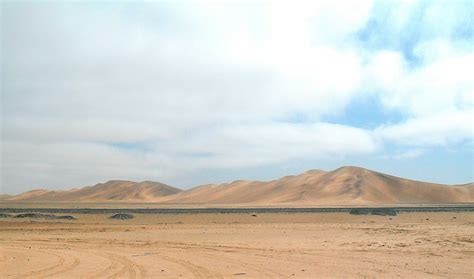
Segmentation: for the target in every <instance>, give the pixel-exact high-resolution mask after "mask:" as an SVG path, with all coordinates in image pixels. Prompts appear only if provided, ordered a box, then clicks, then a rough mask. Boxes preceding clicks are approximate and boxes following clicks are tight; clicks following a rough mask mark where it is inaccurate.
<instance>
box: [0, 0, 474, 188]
mask: <svg viewBox="0 0 474 279" xmlns="http://www.w3.org/2000/svg"><path fill="white" fill-rule="evenodd" d="M1 5H2V17H1V20H2V24H1V26H2V72H1V76H2V166H1V169H2V174H1V177H2V181H1V182H2V191H3V192H8V193H14V192H20V191H24V190H26V189H29V188H31V187H37V186H70V185H71V184H73V185H81V184H90V183H94V182H97V181H101V180H107V179H112V178H114V179H118V178H123V179H136V180H145V179H156V180H165V181H176V182H178V183H179V182H180V181H192V177H193V175H195V173H199V172H200V171H203V170H219V171H224V172H225V171H226V170H229V171H231V170H233V169H239V168H260V167H264V166H270V165H284V164H288V162H292V161H294V160H315V161H318V162H322V164H323V165H321V166H320V165H317V166H314V167H319V168H324V167H325V166H324V162H325V160H329V159H332V158H335V157H336V158H341V162H343V161H344V158H351V157H377V156H384V154H385V155H386V154H391V153H394V152H395V150H398V151H397V152H398V153H399V154H409V156H402V155H396V154H395V155H390V156H388V157H393V158H394V157H397V156H398V157H399V159H402V158H407V159H408V158H413V157H415V156H422V155H423V154H425V153H426V150H435V151H436V150H438V149H440V148H441V149H446V148H449V149H453V148H457V147H459V146H468V150H469V152H470V154H472V142H473V138H474V131H473V127H472V122H473V119H474V110H473V100H474V95H473V94H474V93H473V92H474V82H473V78H472V74H470V73H472V72H474V52H473V49H472V44H473V34H474V31H473V26H474V24H473V22H472V16H471V15H470V14H469V9H470V8H471V9H472V7H470V5H472V3H470V2H469V1H436V2H423V3H420V2H410V1H406V2H405V1H402V2H400V1H393V2H390V1H383V2H375V3H373V2H372V1H358V2H357V5H356V4H355V3H354V4H353V5H351V4H348V5H335V4H334V3H333V2H332V1H308V2H300V3H299V5H290V4H289V3H287V2H274V1H272V2H237V3H236V2H228V3H217V2H202V1H197V2H195V1H188V2H179V3H171V2H158V3H133V4H132V3H92V2H88V3H59V2H57V3H37V2H21V3H14V2H2V4H1ZM365 98H371V99H374V100H376V101H377V102H378V103H380V105H381V108H382V110H383V114H377V115H375V114H374V115H373V117H371V116H370V113H369V114H364V115H365V116H364V117H366V118H367V119H361V121H362V122H369V121H370V122H372V123H373V122H374V121H375V123H377V127H375V128H367V127H364V126H358V125H351V124H347V123H350V122H351V121H350V120H351V119H355V118H357V117H362V116H359V115H347V113H346V112H347V111H349V110H350V108H351V105H353V103H354V101H356V100H360V99H365ZM367 109H371V108H370V107H367ZM367 115H368V116H367ZM393 115H397V121H395V122H393V121H391V120H390V121H389V119H392V117H391V116H393ZM370 118H373V119H370ZM328 119H332V120H331V121H329V120H328ZM374 119H375V120H374ZM400 150H401V151H400ZM417 150H424V151H423V152H419V151H417ZM398 153H397V154H398ZM388 157H387V158H388ZM398 157H397V158H398ZM471 163H472V161H471ZM466 175H467V176H466ZM469 175H470V174H469V173H468V174H464V177H469ZM471 177H472V175H471ZM209 182H211V181H209Z"/></svg>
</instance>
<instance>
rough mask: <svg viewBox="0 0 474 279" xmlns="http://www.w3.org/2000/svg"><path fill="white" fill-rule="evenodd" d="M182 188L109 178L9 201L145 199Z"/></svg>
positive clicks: (7, 198)
mask: <svg viewBox="0 0 474 279" xmlns="http://www.w3.org/2000/svg"><path fill="white" fill-rule="evenodd" d="M181 191H182V190H180V189H177V188H174V187H171V186H169V185H166V184H163V183H159V182H153V181H144V182H132V181H124V180H111V181H108V182H106V183H99V184H97V185H95V186H87V187H83V188H77V189H72V190H66V191H48V190H44V189H39V190H33V191H29V192H25V193H23V194H20V195H16V196H9V197H6V198H4V200H9V201H42V202H63V201H83V202H107V201H147V200H151V199H154V198H156V197H160V196H166V195H172V194H175V193H178V192H181Z"/></svg>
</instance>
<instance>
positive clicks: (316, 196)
mask: <svg viewBox="0 0 474 279" xmlns="http://www.w3.org/2000/svg"><path fill="white" fill-rule="evenodd" d="M0 200H2V202H3V203H6V202H46V203H47V202H52V203H58V202H76V203H77V202H84V203H87V202H89V203H99V202H102V203H107V202H114V203H116V202H128V203H131V202H137V203H143V202H148V203H150V204H156V203H160V204H167V205H173V204H181V205H183V206H186V205H193V207H196V206H200V205H206V206H209V205H211V206H212V205H222V206H252V207H253V206H265V207H269V206H282V207H301V206H328V205H370V206H373V205H394V204H397V205H399V204H450V203H473V202H474V184H472V183H471V184H465V185H442V184H434V183H428V182H420V181H414V180H409V179H404V178H400V177H395V176H391V175H387V174H383V173H379V172H375V171H371V170H368V169H364V168H359V167H342V168H338V169H336V170H333V171H329V172H326V171H321V170H311V171H307V172H304V173H302V174H299V175H291V176H285V177H283V178H280V179H276V180H273V181H250V180H238V181H234V182H232V183H224V184H209V185H203V186H198V187H195V188H192V189H189V190H185V191H183V190H180V189H178V188H175V187H172V186H169V185H166V184H163V183H159V182H152V181H144V182H131V181H121V180H112V181H109V182H106V183H99V184H97V185H95V186H88V187H83V188H76V189H72V190H63V191H58V190H56V191H52V190H44V189H39V190H33V191H29V192H26V193H23V194H19V195H16V196H2V197H0Z"/></svg>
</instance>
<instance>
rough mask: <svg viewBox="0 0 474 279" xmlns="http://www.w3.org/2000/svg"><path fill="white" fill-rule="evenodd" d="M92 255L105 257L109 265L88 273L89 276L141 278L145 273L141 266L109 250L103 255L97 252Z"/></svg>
mask: <svg viewBox="0 0 474 279" xmlns="http://www.w3.org/2000/svg"><path fill="white" fill-rule="evenodd" d="M94 255H96V256H99V257H101V258H104V259H106V260H107V261H108V262H109V265H108V266H107V267H106V268H105V269H103V270H101V271H99V272H96V273H93V274H92V275H88V277H89V278H98V277H100V278H123V277H126V278H143V277H144V276H145V274H146V270H145V269H144V268H143V267H142V266H140V265H138V264H137V263H135V262H133V261H131V260H129V259H128V258H127V257H125V256H121V255H118V254H116V253H112V252H110V251H109V252H105V253H104V255H102V254H97V253H94Z"/></svg>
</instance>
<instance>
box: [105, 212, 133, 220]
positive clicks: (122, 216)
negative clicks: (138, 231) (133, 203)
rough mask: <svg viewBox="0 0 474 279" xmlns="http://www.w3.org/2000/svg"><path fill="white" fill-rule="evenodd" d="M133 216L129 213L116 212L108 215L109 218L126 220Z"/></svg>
mask: <svg viewBox="0 0 474 279" xmlns="http://www.w3.org/2000/svg"><path fill="white" fill-rule="evenodd" d="M133 218H135V216H133V215H132V214H129V213H117V214H114V215H112V216H110V217H109V219H114V220H128V219H133Z"/></svg>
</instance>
